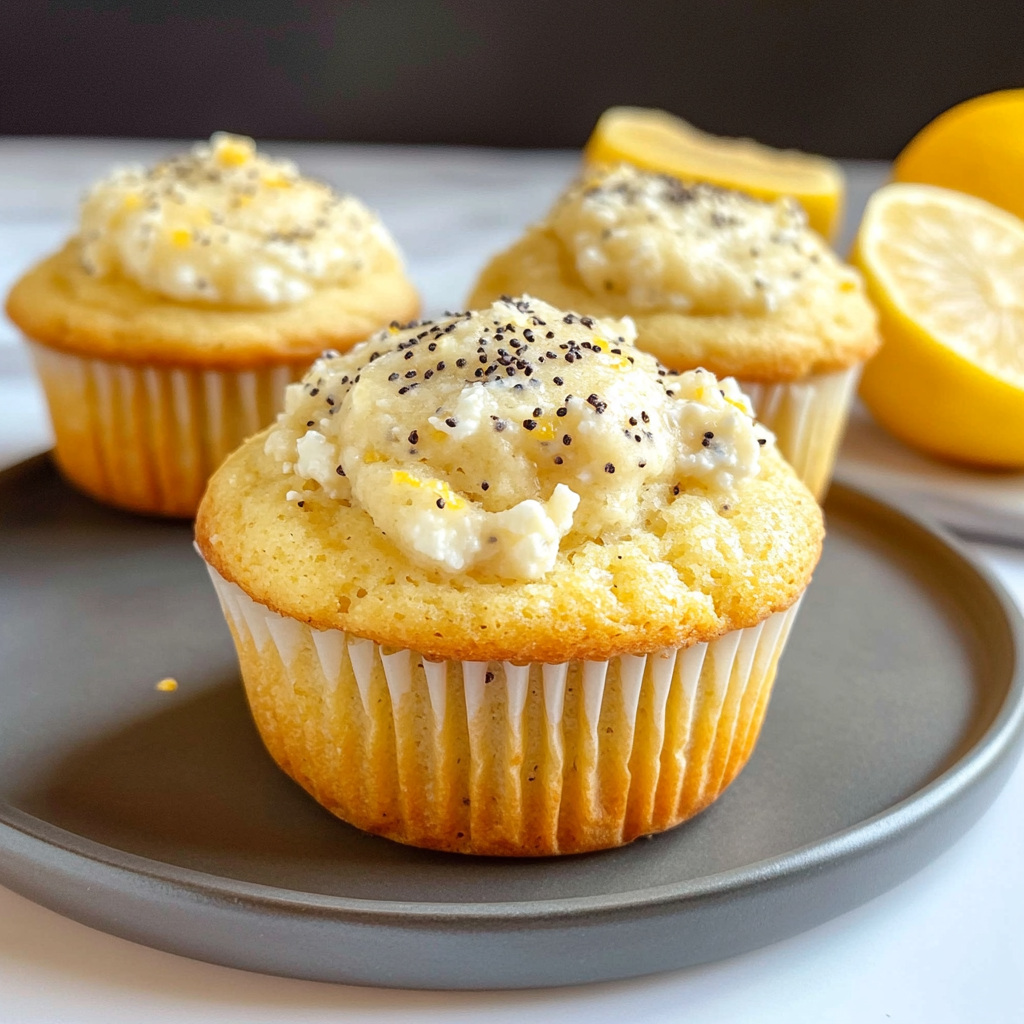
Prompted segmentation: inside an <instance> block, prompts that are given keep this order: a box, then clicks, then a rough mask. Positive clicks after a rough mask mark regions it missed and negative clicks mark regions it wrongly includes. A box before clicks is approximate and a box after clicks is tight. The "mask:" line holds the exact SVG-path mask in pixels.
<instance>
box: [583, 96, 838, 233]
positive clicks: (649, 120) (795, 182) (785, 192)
mask: <svg viewBox="0 0 1024 1024" xmlns="http://www.w3.org/2000/svg"><path fill="white" fill-rule="evenodd" d="M584 158H585V159H586V160H588V161H590V162H591V163H606V164H613V163H620V162H622V163H628V164H633V165H634V166H636V167H641V168H643V169H644V170H648V171H659V172H661V173H663V174H671V175H672V176H673V177H676V178H680V179H682V180H683V181H686V182H695V181H707V182H710V183H711V184H713V185H720V186H721V187H723V188H733V189H739V190H740V191H742V192H748V193H749V194H750V195H752V196H756V197H757V198H758V199H767V200H772V199H778V198H780V197H781V196H793V197H794V198H796V199H797V200H798V201H799V202H800V204H801V205H802V206H803V208H804V209H805V210H806V211H807V217H808V220H809V221H810V225H811V227H812V228H814V230H815V231H817V232H818V233H819V234H821V235H824V237H825V238H827V239H829V240H832V239H833V238H834V237H835V235H836V233H837V232H838V230H839V226H840V221H841V218H842V211H843V195H844V192H845V181H844V178H843V172H842V169H841V168H840V167H839V165H838V164H837V163H835V162H834V161H832V160H827V159H826V158H825V157H823V156H812V155H810V154H808V153H798V152H797V151H796V150H781V149H772V148H771V147H769V146H763V145H761V144H760V143H758V142H753V141H752V140H750V139H727V138H723V137H721V136H718V135H709V134H708V133H707V132H702V131H700V130H699V129H697V128H694V127H693V125H691V124H689V123H688V122H686V121H683V120H682V119H681V118H678V117H675V116H674V115H672V114H668V113H666V112H665V111H664V110H647V109H645V108H643V107H611V108H610V109H608V110H606V111H605V112H604V113H603V114H602V115H601V117H600V118H599V120H598V122H597V125H596V126H595V127H594V131H593V134H592V135H591V136H590V140H589V141H588V142H587V145H586V148H585V150H584Z"/></svg>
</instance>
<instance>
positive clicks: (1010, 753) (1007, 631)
mask: <svg viewBox="0 0 1024 1024" xmlns="http://www.w3.org/2000/svg"><path fill="white" fill-rule="evenodd" d="M51 461H52V460H51V453H49V452H44V453H41V454H40V455H36V456H33V457H31V458H29V459H26V460H23V461H22V462H19V463H16V464H15V465H13V466H10V467H7V468H5V469H3V470H0V483H2V482H3V481H4V479H5V478H8V477H9V476H12V475H15V474H19V473H24V472H30V471H31V470H32V469H34V468H35V467H36V466H37V465H38V464H41V463H43V462H51ZM54 468H55V467H54ZM832 493H834V494H835V496H836V497H837V498H838V499H839V500H840V501H842V502H844V504H849V503H851V502H853V503H855V504H858V503H859V504H860V505H861V506H862V507H867V508H868V509H869V510H870V511H871V512H873V513H874V514H875V515H876V516H878V515H879V514H881V515H883V516H889V517H893V516H895V517H897V518H900V519H902V520H904V521H905V523H908V524H909V525H910V526H911V527H912V528H913V529H914V531H915V532H916V533H917V534H918V535H919V536H921V537H922V539H923V540H924V541H925V542H926V543H927V542H931V543H932V544H933V545H937V546H938V547H939V548H944V549H945V553H946V556H947V557H953V558H955V559H956V560H958V561H959V562H960V563H961V568H962V569H963V568H966V569H968V570H969V571H970V572H971V573H973V574H974V576H975V577H977V579H978V582H979V583H980V584H981V585H982V587H983V588H984V589H985V590H987V592H988V595H989V597H990V598H991V599H993V600H994V604H995V605H996V606H997V607H998V608H999V610H1000V612H1001V615H1002V622H1001V623H998V624H996V625H995V626H994V627H993V628H997V629H1001V631H1002V632H1003V633H1004V638H1005V640H1006V641H1007V643H1008V646H1009V652H1010V654H1011V656H1012V663H1011V664H1010V665H1009V666H1008V670H1009V682H1008V685H1007V687H1006V691H1005V696H1004V697H1003V698H1002V701H1001V704H1000V707H999V708H998V710H997V711H996V712H995V714H994V716H993V718H992V719H991V721H990V722H989V724H988V726H987V727H986V728H985V729H984V730H983V731H982V732H981V733H980V735H978V736H977V737H976V738H975V739H974V741H973V742H972V743H971V744H970V746H968V747H967V749H965V750H964V751H963V752H962V753H961V754H960V756H959V757H957V759H956V760H955V761H954V762H953V763H952V764H950V765H949V766H948V767H947V768H946V769H945V770H944V771H943V772H942V773H941V774H939V775H938V776H936V778H934V779H932V780H931V781H930V782H928V783H927V784H925V785H924V786H922V787H920V788H919V789H917V790H915V791H914V792H913V793H911V794H910V795H908V796H907V797H905V798H903V799H902V800H900V801H898V802H896V803H894V804H892V805H891V806H890V807H887V808H885V809H884V810H882V811H880V812H879V813H878V814H876V815H873V816H872V817H870V818H866V819H864V820H863V821H860V822H857V823H856V824H854V825H851V826H848V827H847V828H845V829H842V830H840V831H838V832H835V833H832V834H831V835H828V836H825V837H823V838H821V839H817V840H815V841H813V842H811V843H808V844H805V845H803V846H800V847H797V848H796V849H793V850H788V851H786V852H785V853H782V854H779V855H776V856H773V857H769V858H765V859H762V860H759V861H755V862H753V863H751V864H746V865H742V866H740V867H736V868H730V869H728V870H725V871H720V872H715V873H713V874H709V875H703V876H701V877H699V878H696V879H689V880H686V881H683V882H672V883H665V884H663V885H659V886H650V887H645V888H640V889H632V890H626V891H620V892H615V893H607V894H600V895H585V896H564V897H556V898H551V899H544V900H507V901H494V902H472V903H470V902H466V901H461V902H457V901H452V902H426V901H402V900H380V899H367V898H361V897H352V896H335V895H329V894H325V893H313V892H304V891H301V890H295V889H285V888H281V887H278V886H271V885H266V884H263V883H259V882H251V881H246V880H243V879H234V878H230V877H229V876H226V875H219V874H216V873H213V872H206V871H201V870H198V869H195V868H187V867H182V866H180V865H176V864H171V863H168V862H166V861H160V860H156V859H154V858H150V857H144V856H141V855H139V854H134V853H130V852H127V851H124V850H119V849H118V848H117V847H113V846H108V845H106V844H103V843H99V842H97V841H95V840H92V839H89V838H87V837H85V836H82V835H79V834H78V833H75V832H72V831H70V830H67V829H64V828H61V827H60V826H58V825H54V824H53V823H51V822H48V821H46V820H45V819H42V818H38V817H36V816H34V815H31V814H29V813H28V812H26V811H22V810H21V809H19V808H17V807H14V806H13V805H11V804H10V803H8V802H6V801H0V852H2V851H7V852H11V853H13V852H14V850H13V847H12V843H11V841H10V840H11V839H12V838H14V837H16V836H23V837H27V838H29V839H30V840H35V841H36V842H38V843H41V844H43V845H44V847H45V848H46V849H47V850H48V851H49V852H50V854H51V855H53V854H57V855H58V856H59V857H60V859H61V860H62V861H64V862H65V863H66V866H67V867H69V868H71V869H72V871H73V873H74V874H76V875H78V876H84V875H85V874H87V873H88V871H89V870H90V867H91V866H92V865H98V866H101V867H104V868H108V869H113V870H114V871H115V872H117V873H119V874H125V875H128V876H130V877H132V878H135V879H139V880H146V881H148V882H151V883H157V884H160V885H161V886H165V887H168V886H169V887H171V888H172V889H174V890H175V892H176V894H178V895H186V894H187V895H188V896H189V897H192V898H199V899H202V900H203V901H204V902H212V903H219V904H224V903H231V904H233V905H235V906H237V905H238V904H240V903H242V904H244V905H245V907H246V908H248V909H252V910H260V911H267V912H276V913H284V914H292V913H301V914H303V915H304V916H308V915H313V916H315V917H319V918H327V919H331V920H335V921H338V922H349V923H360V924H373V923H379V924H381V925H387V926H391V927H394V926H396V925H397V926H404V927H418V926H429V925H432V924H433V925H436V924H438V923H443V924H445V925H447V926H449V927H451V926H454V925H461V926H475V927H477V928H480V927H484V928H486V927H501V926H507V925H509V924H515V925H517V926H523V925H527V924H531V923H536V924H538V925H542V924H558V923H562V922H566V921H576V922H578V921H581V920H583V919H588V920H591V921H594V920H598V919H602V918H606V917H617V916H621V915H623V914H640V915H644V914H651V913H660V912H666V911H669V910H670V909H671V908H673V907H684V906H686V905H687V904H691V903H697V902H699V901H704V900H709V899H723V898H726V899H727V898H729V897H731V896H736V895H737V894H740V893H750V892H756V891H757V890H759V889H762V888H765V887H769V886H772V885H775V884H779V883H785V882H786V881H792V880H796V879H797V878H799V877H800V876H801V875H803V874H805V873H807V872H816V871H818V870H821V869H824V868H826V867H836V866H837V864H839V863H841V862H843V861H845V860H849V859H856V858H858V857H861V856H864V855H867V854H870V853H871V852H872V851H874V850H877V849H878V848H880V847H883V846H885V845H886V843H888V842H889V841H892V840H895V839H897V838H898V837H899V836H901V835H906V834H908V833H912V832H913V831H914V830H915V829H916V828H918V827H920V826H923V825H925V824H926V823H927V822H928V821H929V820H930V819H931V818H932V817H933V816H934V815H936V814H937V813H938V812H940V811H941V810H942V809H944V808H946V807H949V806H951V805H953V804H955V803H956V802H957V801H958V799H960V798H963V797H967V796H968V795H969V794H970V793H971V792H972V791H973V790H974V789H975V788H977V787H978V786H979V785H981V784H982V783H983V782H984V780H985V779H986V778H987V777H988V776H989V775H991V774H992V773H993V772H995V771H996V770H997V769H998V768H999V767H1000V766H1001V765H1007V767H1012V764H1013V762H1015V761H1016V759H1017V757H1019V756H1020V753H1021V748H1022V746H1024V616H1022V614H1021V611H1020V610H1019V609H1018V608H1017V605H1016V603H1015V601H1014V600H1013V598H1012V597H1011V596H1010V595H1009V594H1008V593H1007V591H1006V588H1005V587H1004V586H1003V584H1002V583H1001V582H1000V580H999V579H998V577H996V575H995V574H994V572H993V571H992V570H991V569H989V568H988V567H987V566H986V565H985V564H984V563H982V562H981V561H980V560H979V559H977V558H976V557H975V556H974V555H973V554H971V553H970V552H969V551H967V550H966V549H965V547H964V546H963V544H962V543H961V542H960V541H959V540H958V539H957V538H956V537H955V535H953V534H952V532H951V531H949V530H948V529H946V528H945V527H943V526H942V525H940V524H939V523H937V522H935V521H934V520H932V519H931V518H930V517H928V516H925V515H922V514H920V513H917V512H915V511H912V510H910V509H908V508H907V507H906V506H905V505H904V504H903V503H902V502H900V501H899V500H896V501H891V500H885V499H883V498H881V497H879V496H878V495H877V494H876V493H872V492H870V491H868V490H865V489H862V488H860V487H856V486H853V485H851V484H849V483H845V482H840V481H837V482H835V483H834V484H833V488H832ZM999 788H1001V784H1000V786H999ZM971 824H973V819H972V821H971ZM967 827H968V828H969V827H970V825H968V826H967ZM964 831H966V828H965V829H962V830H957V831H956V832H955V833H954V834H953V835H952V836H951V838H950V843H952V842H954V841H955V840H956V839H957V838H959V836H960V835H961V834H962V833H963V832H964ZM12 834H13V835H12ZM639 841H640V840H638V842H639ZM947 845H949V844H947ZM600 855H601V854H600V853H596V854H587V855H584V856H600ZM914 870H917V868H916V867H915V869H914ZM5 875H6V872H4V871H3V861H2V860H0V883H2V882H3V881H4V876H5ZM886 888H887V887H886Z"/></svg>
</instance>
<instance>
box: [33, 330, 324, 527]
mask: <svg viewBox="0 0 1024 1024" xmlns="http://www.w3.org/2000/svg"><path fill="white" fill-rule="evenodd" d="M28 343H29V348H30V349H31V352H32V356H33V358H34V360H35V365H36V370H37V372H38V373H39V377H40V379H41V380H42V383H43V388H44V390H45V392H46V398H47V402H48V404H49V407H50V418H51V419H52V421H53V429H54V434H55V435H56V439H57V444H56V454H57V461H58V463H59V464H60V467H61V469H62V471H63V472H64V473H65V475H66V476H68V477H69V478H70V479H71V480H72V481H74V482H75V483H76V484H78V486H80V487H82V488H83V489H84V490H86V491H88V492H89V493H91V494H93V495H95V496H96V497H99V498H102V499H104V500H106V501H110V502H112V503H114V504H117V505H123V506H125V507H127V508H131V509H135V510H138V511H145V512H158V513H162V514H164V515H191V514H192V513H194V512H195V509H196V506H197V505H198V504H199V499H200V498H201V497H202V494H203V490H204V488H205V486H206V481H207V479H208V478H209V477H210V475H211V474H212V473H213V471H214V470H215V469H216V468H217V467H218V466H219V465H220V463H221V462H222V461H223V460H224V458H225V457H226V456H227V455H228V454H230V453H231V452H232V451H234V449H235V448H237V447H238V445H239V444H241V443H242V441H244V440H245V439H246V438H247V437H249V436H251V435H252V434H255V433H256V432H257V431H258V430H261V429H262V428H263V427H265V426H267V424H269V423H270V422H271V421H272V420H273V419H274V416H275V415H276V414H277V412H278V411H279V410H280V408H281V405H282V403H283V401H284V389H285V385H286V384H288V383H290V382H291V381H293V380H297V379H298V378H299V377H300V376H301V375H302V373H303V372H304V371H305V369H306V365H305V363H294V364H278V365H274V366H268V367H263V368H257V369H252V370H238V371H221V370H201V369H185V368H173V367H160V366H134V365H131V364H127V363H118V362H108V361H106V360H102V359H89V358H86V357H84V356H79V355H75V354H73V353H68V352H60V351H58V350H56V349H51V348H47V347H45V346H43V345H39V344H37V343H35V342H32V341H31V340H29V342H28Z"/></svg>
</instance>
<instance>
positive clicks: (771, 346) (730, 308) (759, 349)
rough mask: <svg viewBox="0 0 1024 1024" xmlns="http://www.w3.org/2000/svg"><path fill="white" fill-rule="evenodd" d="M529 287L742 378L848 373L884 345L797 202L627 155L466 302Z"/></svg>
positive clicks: (498, 263)
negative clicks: (629, 320)
mask: <svg viewBox="0 0 1024 1024" xmlns="http://www.w3.org/2000/svg"><path fill="white" fill-rule="evenodd" d="M508 288H513V289H515V288H528V289H530V290H531V291H535V292H536V294H539V295H542V296H544V297H545V298H551V299H552V301H558V302H564V301H571V302H572V303H573V305H574V307H575V308H581V309H585V310H586V311H587V312H592V313H593V314H594V315H601V316H606V315H617V316H622V315H627V314H628V315H631V316H633V317H634V318H635V319H636V322H637V327H638V331H639V343H640V345H641V346H642V347H643V348H645V349H648V350H649V351H652V352H654V353H655V354H656V355H657V356H658V357H659V358H661V359H662V360H663V361H665V362H666V363H668V364H669V365H673V366H677V367H678V368H689V367H692V366H695V365H699V364H703V365H705V366H708V367H709V368H711V369H713V370H715V371H716V372H719V373H735V374H737V375H740V376H743V377H746V378H748V379H773V378H774V379H779V378H785V377H793V376H802V375H803V374H805V373H808V372H812V371H825V370H832V369H840V368H842V367H844V366H847V365H851V364H852V363H854V362H857V361H859V360H860V359H862V358H864V357H865V356H866V355H867V354H870V352H871V351H873V350H874V346H875V345H876V338H875V329H874V313H873V311H872V309H871V307H870V305H869V304H868V302H867V300H866V298H865V297H864V292H863V287H862V284H861V281H860V278H859V276H858V274H857V272H856V271H855V270H853V269H852V268H851V267H849V266H847V265H846V264H844V263H842V262H841V261H840V260H839V259H838V258H837V257H836V256H835V254H834V253H833V252H832V251H831V249H829V247H828V246H827V245H826V243H825V242H824V241H823V240H822V239H821V238H820V237H819V236H818V235H816V234H815V233H814V232H813V231H811V230H810V229H809V228H808V227H807V218H806V215H805V213H804V211H803V209H802V208H801V207H800V206H799V204H798V203H796V201H795V200H792V199H782V200H778V201H776V202H763V201H761V200H758V199H754V198H753V197H751V196H748V195H746V194H745V193H742V192H735V191H730V190H727V189H721V188H717V187H715V186H712V185H705V184H698V185H684V184H683V183H682V182H680V181H679V180H678V179H676V178H672V177H669V176H666V175H660V174H654V173H651V172H647V171H643V170H639V169H638V168H635V167H632V166H629V165H627V164H621V165H618V166H615V167H602V168H594V169H589V170H588V171H587V172H586V173H584V175H583V176H582V177H581V178H580V179H578V180H577V181H576V182H574V183H573V184H572V185H570V187H569V188H568V189H567V191H566V192H565V193H564V194H563V195H562V197H561V198H560V199H559V200H558V201H557V202H556V203H555V205H554V207H553V208H552V210H551V211H550V213H549V214H548V216H547V218H546V219H545V220H544V221H543V222H542V223H541V224H538V225H536V226H535V227H533V228H531V229H529V231H528V232H527V234H526V236H525V237H524V238H523V239H522V240H521V241H520V242H519V243H517V244H516V245H515V246H513V247H512V249H510V250H509V251H508V252H506V253H504V254H502V255H501V256H498V257H497V258H496V259H495V260H494V261H493V262H492V264H491V265H490V266H489V267H488V268H487V269H486V270H485V271H484V274H483V276H482V277H481V281H480V283H479V284H478V286H477V291H476V293H475V294H474V296H473V300H472V301H480V300H484V299H489V298H491V297H493V296H492V294H491V293H492V292H494V291H495V289H501V290H507V289H508Z"/></svg>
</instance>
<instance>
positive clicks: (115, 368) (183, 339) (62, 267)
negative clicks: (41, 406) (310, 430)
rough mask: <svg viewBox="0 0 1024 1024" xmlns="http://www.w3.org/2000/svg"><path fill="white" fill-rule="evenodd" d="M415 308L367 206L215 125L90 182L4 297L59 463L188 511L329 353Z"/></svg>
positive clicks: (154, 504) (154, 508)
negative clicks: (63, 237) (33, 370)
mask: <svg viewBox="0 0 1024 1024" xmlns="http://www.w3.org/2000/svg"><path fill="white" fill-rule="evenodd" d="M417 311H418V298H417V296H416V293H415V291H414V289H413V288H412V286H411V285H410V283H409V281H408V279H407V277H406V275H405V271H404V268H403V263H402V258H401V254H400V253H399V251H398V248H397V246H396V245H395V243H394V241H393V240H392V238H391V236H390V235H389V234H388V232H387V230H386V229H385V228H384V226H383V225H382V224H381V222H380V220H379V218H378V217H377V216H376V214H374V213H373V212H372V211H370V210H369V209H367V208H366V207H365V206H364V205H363V204H362V203H361V202H360V201H359V200H358V199H356V198H354V197H352V196H346V195H340V194H337V193H335V192H334V191H333V190H332V189H331V188H329V187H328V186H327V185H324V184H321V183H319V182H316V181H312V180H310V179H308V178H304V177H303V176H302V175H301V174H300V173H299V171H298V169H297V168H296V167H295V165H294V164H292V163H291V162H290V161H286V160H275V159H271V158H269V157H267V156H264V155H262V154H260V153H258V152H257V150H256V147H255V144H254V143H253V142H252V140H251V139H247V138H244V137H241V136H233V135H227V134H224V133H218V134H216V135H214V136H213V138H212V139H211V140H210V142H209V143H208V144H205V143H204V144H200V145H197V146H195V147H194V148H193V149H192V150H191V152H189V153H185V154H183V155H180V156H176V157H173V158H171V159H169V160H166V161H164V162H162V163H158V164H156V165H155V166H153V167H150V168H148V169H147V168H143V167H127V168H122V169H118V170H115V171H113V172H112V174H111V175H110V176H109V177H107V178H106V179H104V180H102V181H100V182H98V183H97V184H95V185H94V186H93V187H92V188H91V189H90V191H89V192H88V194H87V195H86V196H85V198H84V200H83V203H82V208H81V215H80V223H79V227H78V231H77V233H76V234H75V236H74V237H73V238H72V239H71V240H70V241H69V242H68V243H67V244H66V245H65V246H64V248H63V249H62V250H61V251H60V252H58V253H55V254H54V255H52V256H50V257H49V258H48V259H45V260H43V261H42V263H40V264H39V265H38V266H36V267H34V268H33V269H32V270H30V271H29V272H28V273H27V274H26V275H25V276H24V277H23V278H22V279H21V280H20V281H19V282H18V283H17V284H16V285H15V287H14V289H13V290H12V292H11V294H10V296H9V298H8V302H7V312H8V314H9V315H10V317H11V319H12V320H13V321H14V322H15V323H16V324H17V325H18V326H19V327H20V328H21V329H22V331H23V332H24V333H25V335H26V336H27V338H28V339H29V341H30V343H31V347H32V351H33V356H34V358H35V361H36V366H37V369H38V371H39V373H40V376H41V378H42V382H43V386H44V388H45V390H46V394H47V399H48V401H49V405H50V412H51V417H52V419H53V424H54V432H55V434H56V438H57V448H56V455H57V461H58V463H59V464H60V466H61V468H62V470H63V471H64V473H65V474H66V475H67V476H68V477H69V478H70V479H71V480H72V481H73V482H75V483H76V484H78V485H79V486H81V487H82V488H84V489H85V490H86V491H88V492H90V493H92V494H94V495H96V496H97V497H100V498H103V499H105V500H108V501H111V502H113V503H115V504H118V505H123V506H125V507H128V508H132V509H137V510H139V511H147V512H158V513H164V514H169V515H189V514H191V513H192V512H194V510H195V507H196V505H197V504H198V501H199V497H200V495H201V494H202V490H203V487H204V485H205V482H206V479H207V478H208V476H209V474H210V473H211V472H212V471H213V469H214V468H215V467H216V466H217V465H218V464H219V462H220V461H221V460H222V459H223V457H224V456H225V455H226V454H227V453H228V452H229V451H231V450H232V449H233V448H235V447H236V446H237V445H238V444H239V443H240V442H241V441H242V440H243V438H245V437H246V436H248V435H250V434H252V433H254V432H256V431H257V430H259V429H260V428H261V427H264V426H266V425H267V423H269V422H270V421H271V420H272V419H273V416H274V414H275V412H276V411H277V410H278V408H279V401H280V396H281V394H282V393H283V389H284V386H285V384H287V382H288V381H290V380H295V379H297V378H298V377H299V376H301V374H302V373H303V372H305V370H306V369H307V368H308V366H309V364H310V362H312V360H313V359H314V358H315V357H316V356H317V355H318V354H319V353H320V352H321V351H323V349H325V348H330V347H333V348H337V349H344V348H348V347H350V346H351V345H353V344H354V343H355V342H357V341H361V340H362V339H364V338H366V337H367V336H368V335H369V334H371V333H372V332H373V331H375V330H377V329H378V328H380V327H381V326H382V325H383V324H385V323H387V322H388V321H390V320H394V319H402V320H405V319H408V318H409V317H410V316H414V315H416V313H417Z"/></svg>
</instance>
